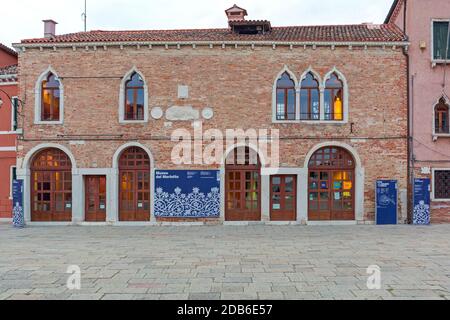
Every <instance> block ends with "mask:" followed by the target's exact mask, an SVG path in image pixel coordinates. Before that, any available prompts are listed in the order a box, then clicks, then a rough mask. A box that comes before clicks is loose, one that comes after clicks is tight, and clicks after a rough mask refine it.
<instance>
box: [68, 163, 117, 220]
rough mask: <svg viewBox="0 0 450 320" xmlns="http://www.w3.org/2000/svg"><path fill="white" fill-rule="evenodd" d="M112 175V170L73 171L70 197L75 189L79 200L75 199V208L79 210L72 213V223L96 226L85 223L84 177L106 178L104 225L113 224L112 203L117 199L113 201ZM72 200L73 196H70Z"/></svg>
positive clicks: (85, 169) (84, 169)
mask: <svg viewBox="0 0 450 320" xmlns="http://www.w3.org/2000/svg"><path fill="white" fill-rule="evenodd" d="M114 173H115V171H114V170H113V169H112V168H80V169H75V170H73V172H72V182H73V189H72V195H73V192H74V190H75V189H77V193H78V194H79V195H80V199H77V202H78V204H77V207H79V208H80V209H81V210H79V211H77V212H74V211H72V216H73V219H72V220H73V221H74V222H77V223H89V224H97V222H96V223H91V222H86V202H85V201H86V190H85V182H84V181H85V180H84V178H85V177H86V176H106V222H105V223H104V224H106V223H109V222H114V220H113V219H114V217H115V215H114V212H113V209H114V207H115V206H114V204H113V202H114V201H118V200H119V199H114V194H113V190H114V188H113V185H112V184H113V182H114V181H115V179H114ZM72 198H73V196H72ZM73 202H74V199H72V203H73Z"/></svg>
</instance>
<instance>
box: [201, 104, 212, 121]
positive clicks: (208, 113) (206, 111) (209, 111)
mask: <svg viewBox="0 0 450 320" xmlns="http://www.w3.org/2000/svg"><path fill="white" fill-rule="evenodd" d="M202 117H203V118H204V119H206V120H209V119H212V117H214V110H213V109H211V108H209V107H208V108H205V109H203V111H202Z"/></svg>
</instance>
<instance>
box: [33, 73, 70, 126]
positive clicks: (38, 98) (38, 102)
mask: <svg viewBox="0 0 450 320" xmlns="http://www.w3.org/2000/svg"><path fill="white" fill-rule="evenodd" d="M49 73H52V74H53V75H54V76H55V77H56V79H57V80H58V81H59V120H58V121H42V120H41V106H42V81H44V80H45V78H46V77H47V76H48V74H49ZM34 97H35V99H34V101H35V104H34V124H52V125H62V124H64V85H63V83H62V81H61V79H60V78H59V76H58V73H57V72H56V71H55V70H54V69H53V68H52V67H51V66H49V67H48V68H47V69H46V70H45V71H44V72H43V73H41V75H40V76H39V78H38V79H37V81H36V85H35V88H34Z"/></svg>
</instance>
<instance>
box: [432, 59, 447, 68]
mask: <svg viewBox="0 0 450 320" xmlns="http://www.w3.org/2000/svg"><path fill="white" fill-rule="evenodd" d="M438 64H448V65H449V66H450V60H431V67H433V68H434V67H436V66H437V65H438Z"/></svg>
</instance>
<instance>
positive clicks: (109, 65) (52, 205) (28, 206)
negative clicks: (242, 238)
mask: <svg viewBox="0 0 450 320" xmlns="http://www.w3.org/2000/svg"><path fill="white" fill-rule="evenodd" d="M226 14H227V17H228V27H227V28H223V29H196V30H166V31H90V32H80V33H74V34H68V35H56V34H55V26H56V23H55V22H53V21H46V22H45V24H46V35H45V37H44V38H41V39H28V40H23V41H21V43H17V44H15V48H16V49H17V51H18V52H19V78H20V92H21V94H20V96H21V99H22V100H24V101H25V108H24V110H23V113H24V123H23V130H24V134H23V135H22V136H21V139H20V141H19V147H18V159H17V165H18V176H19V178H20V179H23V180H24V181H25V215H26V220H27V221H35V222H42V221H62V222H70V221H71V222H75V223H79V222H84V221H91V222H92V221H97V222H99V221H103V222H104V221H107V222H129V221H139V222H143V221H144V222H149V221H150V223H155V222H161V221H184V222H185V221H189V222H192V221H201V222H205V221H208V222H210V221H212V222H220V221H261V220H262V221H269V220H286V221H297V222H299V223H310V224H313V223H330V221H332V222H335V221H337V222H339V223H357V222H358V223H372V222H373V221H374V212H375V205H374V200H375V182H376V180H377V179H379V178H388V179H396V180H398V187H399V191H400V192H399V198H400V199H399V200H400V201H399V212H400V213H399V218H398V220H399V222H401V223H402V222H404V221H406V216H407V208H406V207H407V205H406V203H407V200H406V198H407V196H406V194H407V191H406V190H407V162H408V161H407V89H406V85H407V63H406V61H407V60H406V57H405V54H404V50H406V49H407V47H408V42H407V41H406V38H405V36H404V34H403V32H402V31H401V30H400V28H398V27H397V26H395V25H393V24H389V25H388V24H385V25H373V24H361V25H340V26H294V27H273V26H272V25H271V23H270V22H269V21H266V20H246V19H245V16H246V15H247V12H246V11H245V10H244V9H241V8H239V7H237V6H234V7H232V8H230V9H229V10H227V11H226ZM225 22H226V21H224V23H225ZM199 126H202V131H201V132H202V134H203V133H204V132H207V130H210V129H218V130H220V132H225V130H226V129H245V130H247V129H250V128H253V129H255V130H261V129H266V130H268V131H269V132H275V129H278V130H279V136H280V137H279V140H277V141H279V151H280V156H279V161H278V164H277V162H276V161H275V162H274V161H272V162H270V161H268V159H267V158H268V157H269V152H266V153H265V152H262V151H261V150H260V149H258V148H256V144H257V142H256V141H257V140H258V139H256V140H255V139H253V140H252V139H249V140H248V141H247V142H244V143H238V142H236V145H235V146H231V147H230V146H228V147H226V148H225V147H224V149H223V150H221V151H222V152H223V156H222V157H221V161H220V163H213V164H201V163H200V162H199V161H198V160H199V159H198V155H197V153H196V154H195V155H196V157H197V158H195V159H194V160H195V161H193V163H192V164H189V163H186V162H184V163H180V164H176V163H174V161H173V159H172V158H173V157H172V154H173V152H174V147H176V146H177V145H179V142H178V141H175V140H174V139H172V138H171V137H172V134H173V132H174V130H176V129H184V131H182V132H185V136H187V135H188V134H189V133H190V134H191V137H198V136H197V135H196V133H195V132H196V131H195V130H198V129H199ZM197 132H198V131H197ZM259 132H261V131H259ZM260 135H261V133H260ZM259 138H260V139H259V140H258V141H261V140H262V139H263V138H264V137H262V136H259ZM189 141H190V140H189ZM271 141H275V140H271ZM195 143H198V142H193V144H192V149H193V151H195V148H196V147H197V148H200V150H206V149H207V147H208V142H207V141H203V142H202V141H201V142H200V146H199V145H196V144H195ZM258 143H259V142H258ZM274 144H275V143H272V144H271V145H272V146H273V145H274ZM188 145H189V148H191V144H188ZM234 149H237V150H239V152H238V154H241V153H240V151H243V153H242V155H244V154H245V161H241V162H238V163H232V161H225V159H230V158H232V156H231V155H233V152H232V151H233V150H234ZM275 150H276V148H275ZM244 152H245V153H244ZM272 153H273V154H275V151H273V149H271V154H272ZM242 155H241V158H244V157H243V156H242ZM239 157H240V156H239V155H238V156H237V158H239ZM252 159H257V161H250V160H252ZM271 159H273V158H271ZM274 164H275V165H274ZM179 169H184V170H195V169H199V170H218V171H219V172H220V176H219V177H220V191H218V195H217V194H215V193H214V192H216V193H217V189H216V190H215V191H213V192H212V193H211V194H208V197H214V196H218V197H219V200H218V203H217V205H218V206H219V211H220V215H219V216H218V217H217V216H215V215H211V216H208V212H200V213H201V214H200V215H199V216H200V218H192V216H190V215H189V214H184V213H183V212H181V213H179V212H178V211H176V210H174V212H173V214H172V213H171V212H169V214H168V215H166V216H164V215H158V214H156V213H155V212H156V211H157V209H158V210H160V209H161V206H164V204H161V203H160V202H158V204H157V205H155V202H157V199H159V198H158V197H159V196H161V195H162V193H161V192H162V191H161V190H160V189H158V188H156V190H155V183H156V182H155V179H156V177H155V175H157V173H156V172H157V171H156V170H163V171H164V170H179ZM195 193H196V191H195V190H194V194H193V195H192V194H190V195H186V197H191V196H193V197H194V196H195V195H196V194H195ZM177 195H178V193H176V194H173V195H171V196H170V197H172V198H173V197H176V196H177ZM183 197H184V196H183ZM183 199H184V198H183ZM158 201H159V200H158ZM180 201H181V200H180ZM155 207H158V208H155Z"/></svg>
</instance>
